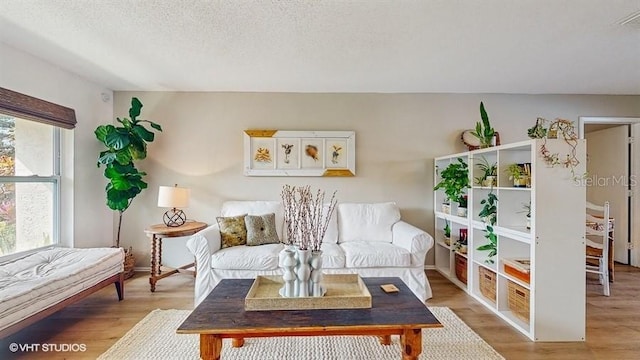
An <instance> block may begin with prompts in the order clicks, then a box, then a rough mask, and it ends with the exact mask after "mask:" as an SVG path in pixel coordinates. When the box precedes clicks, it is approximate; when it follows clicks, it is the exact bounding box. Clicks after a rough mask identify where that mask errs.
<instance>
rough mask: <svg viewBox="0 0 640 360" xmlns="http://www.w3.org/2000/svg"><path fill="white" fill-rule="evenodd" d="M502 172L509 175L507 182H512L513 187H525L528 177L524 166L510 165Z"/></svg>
mask: <svg viewBox="0 0 640 360" xmlns="http://www.w3.org/2000/svg"><path fill="white" fill-rule="evenodd" d="M504 171H505V172H506V173H507V174H508V175H509V180H513V186H514V187H527V183H528V181H527V180H528V179H527V178H528V177H529V175H528V173H527V171H526V167H525V164H511V165H509V166H507V168H506V169H504Z"/></svg>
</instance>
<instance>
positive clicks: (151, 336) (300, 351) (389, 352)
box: [98, 307, 504, 360]
mask: <svg viewBox="0 0 640 360" xmlns="http://www.w3.org/2000/svg"><path fill="white" fill-rule="evenodd" d="M429 310H431V312H432V313H433V314H434V315H435V316H436V317H437V318H438V320H439V321H440V322H441V323H442V324H443V325H444V327H443V328H436V329H423V331H422V354H421V355H420V359H423V360H426V359H438V360H449V359H450V360H464V359H468V360H485V359H486V360H493V359H504V358H503V357H502V356H501V355H500V354H498V353H497V352H496V351H495V350H494V349H493V348H492V347H491V346H489V344H487V343H486V342H485V341H484V340H482V338H480V336H478V334H476V333H475V332H473V330H471V329H470V328H469V327H468V326H467V325H466V324H465V323H464V322H463V321H462V320H460V318H458V316H456V314H454V313H453V311H451V309H449V308H446V307H430V308H429ZM189 313H190V311H188V310H159V309H158V310H154V311H152V312H151V313H149V315H147V316H146V317H145V318H144V319H142V320H141V321H140V322H139V323H137V324H136V325H135V326H134V327H133V328H132V329H131V330H129V331H128V332H127V333H126V334H125V335H124V336H123V337H122V338H121V339H120V340H118V342H116V343H115V344H114V345H113V346H112V347H111V348H110V349H109V350H107V351H106V352H105V353H104V354H102V355H101V356H100V357H99V358H98V359H99V360H129V359H130V360H143V359H149V360H151V359H153V360H157V359H164V360H181V359H185V360H186V359H189V360H196V359H199V336H198V335H191V334H189V335H185V334H176V332H175V329H177V328H178V326H180V324H182V322H183V321H184V319H185V318H186V317H187V316H188V315H189ZM391 339H392V342H391V345H389V346H384V345H380V343H379V342H378V339H377V338H375V337H373V336H321V337H277V338H253V339H252V338H247V339H245V343H244V346H243V347H241V348H233V347H231V340H230V339H224V340H223V342H222V353H221V359H224V360H302V359H318V360H328V359H336V360H338V359H339V360H385V359H393V360H396V359H399V358H400V357H401V352H400V339H399V337H398V336H392V338H391Z"/></svg>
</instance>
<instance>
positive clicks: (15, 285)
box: [0, 248, 124, 329]
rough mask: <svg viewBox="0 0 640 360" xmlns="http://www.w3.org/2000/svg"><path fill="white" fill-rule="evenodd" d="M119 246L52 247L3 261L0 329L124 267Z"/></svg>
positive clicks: (1, 265) (0, 267)
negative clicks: (90, 247) (88, 247)
mask: <svg viewBox="0 0 640 360" xmlns="http://www.w3.org/2000/svg"><path fill="white" fill-rule="evenodd" d="M123 260H124V251H123V250H122V249H120V248H93V249H70V248H52V249H47V250H43V251H39V252H36V253H34V254H30V255H28V256H26V257H23V258H20V259H17V260H13V261H10V262H7V263H3V264H0V329H4V328H6V327H9V326H11V325H13V324H15V323H17V322H19V321H21V320H23V319H25V318H27V317H29V316H31V315H33V314H36V313H38V312H39V311H41V310H44V309H46V308H48V307H50V306H52V305H55V304H57V303H59V302H61V301H63V300H65V299H66V298H68V297H71V296H73V295H75V294H77V293H79V292H81V291H83V290H85V289H87V288H89V287H91V286H93V285H95V284H97V283H99V282H100V281H102V280H105V279H107V278H109V277H111V276H113V275H116V274H119V273H121V272H122V271H123V270H124V265H123Z"/></svg>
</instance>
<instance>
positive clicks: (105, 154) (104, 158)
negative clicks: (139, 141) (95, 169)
mask: <svg viewBox="0 0 640 360" xmlns="http://www.w3.org/2000/svg"><path fill="white" fill-rule="evenodd" d="M116 158H117V153H114V152H113V151H110V150H105V151H102V152H100V156H99V157H98V166H100V164H104V165H109V164H111V163H112V162H113V161H114V160H116Z"/></svg>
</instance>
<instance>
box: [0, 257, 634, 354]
mask: <svg viewBox="0 0 640 360" xmlns="http://www.w3.org/2000/svg"><path fill="white" fill-rule="evenodd" d="M427 274H428V277H429V281H430V282H431V286H432V288H433V293H434V297H433V298H432V299H430V300H429V301H428V302H427V305H431V306H448V307H450V308H451V309H453V310H454V311H455V313H456V314H458V316H459V317H460V318H462V319H463V320H464V321H465V322H466V323H467V324H468V325H469V326H470V327H471V328H472V329H473V330H475V331H476V332H477V333H478V334H479V335H480V336H481V337H482V338H483V339H485V340H486V341H487V342H488V343H489V344H491V345H492V346H493V347H494V348H495V349H496V350H497V351H498V352H500V353H501V354H502V355H503V356H504V357H505V358H507V359H516V360H520V359H554V360H556V359H558V360H563V359H576V360H577V359H580V360H585V359H616V360H622V359H625V360H626V359H640V269H637V268H631V267H628V266H621V265H617V266H616V282H615V283H613V284H612V288H611V294H612V296H611V297H608V298H607V297H604V296H602V295H600V288H599V287H597V286H596V285H595V284H596V281H595V280H589V281H588V283H589V285H588V293H587V341H586V342H584V343H582V342H579V343H533V342H530V341H529V340H528V339H527V338H526V337H524V336H523V335H521V334H520V333H519V332H517V331H515V330H513V329H512V328H511V327H509V326H508V325H507V324H506V323H504V322H503V321H502V320H501V319H499V318H497V317H496V316H494V315H493V314H491V313H490V312H489V311H488V310H486V309H485V308H484V307H483V306H482V305H480V304H478V303H477V302H476V301H475V300H473V299H472V298H471V297H469V296H468V295H466V294H465V293H464V292H463V291H462V290H460V289H459V288H457V287H456V286H454V285H453V284H451V283H450V282H449V281H447V280H446V279H444V278H443V277H442V276H440V275H439V274H438V273H436V272H434V271H427ZM193 283H194V279H193V277H190V276H187V275H174V276H171V277H169V278H166V279H163V280H162V281H160V282H158V284H157V290H156V292H155V293H151V292H150V291H149V285H148V275H147V274H142V273H140V274H136V276H135V277H134V278H133V279H131V280H127V281H126V285H125V300H124V301H122V302H118V301H117V296H116V291H115V288H114V287H112V286H110V287H108V288H105V289H103V290H101V291H99V292H97V293H96V294H94V295H92V296H90V297H89V298H87V299H85V300H83V301H81V302H80V303H78V304H75V305H72V306H69V307H67V308H65V309H64V310H62V311H60V312H58V313H56V314H54V315H52V316H50V317H48V318H46V319H44V320H42V321H40V322H38V323H36V324H34V325H32V326H30V327H28V328H26V329H24V330H22V331H20V332H18V333H16V334H14V335H12V336H10V337H8V338H5V339H3V340H0V359H48V360H52V359H95V358H96V357H98V356H99V355H100V354H101V353H103V352H104V351H106V350H107V349H108V348H109V347H110V346H111V345H113V344H114V343H115V342H116V341H117V340H118V339H119V338H120V337H121V336H122V335H124V334H125V333H126V332H127V331H128V330H129V329H130V328H132V327H133V326H134V325H135V324H136V323H137V322H138V321H140V320H141V319H142V318H143V317H144V316H145V315H147V314H148V313H149V312H150V311H151V310H153V309H158V308H160V309H191V308H192V302H193ZM11 343H18V344H84V345H85V346H86V351H84V352H42V351H40V352H27V353H20V352H19V353H11V352H10V351H9V345H10V344H11ZM162 360H165V359H162ZM166 360H170V359H166Z"/></svg>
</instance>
